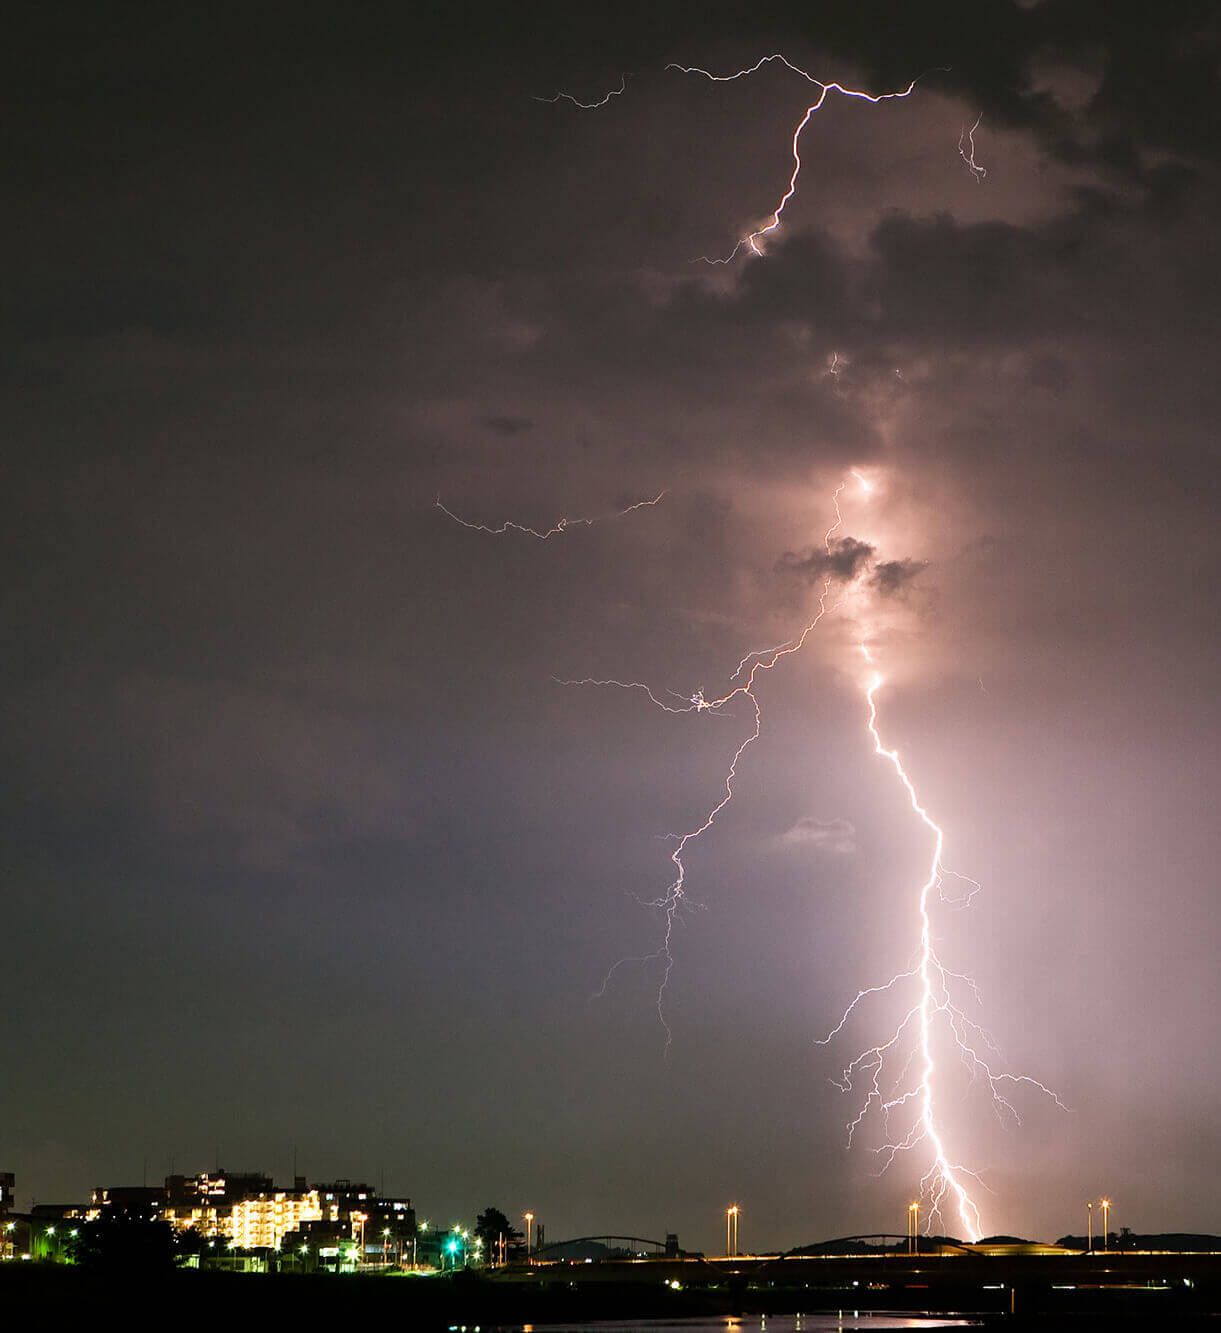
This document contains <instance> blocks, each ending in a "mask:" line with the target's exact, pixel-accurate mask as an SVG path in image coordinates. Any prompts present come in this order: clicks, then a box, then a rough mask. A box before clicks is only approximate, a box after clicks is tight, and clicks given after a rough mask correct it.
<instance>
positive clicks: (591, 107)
mask: <svg viewBox="0 0 1221 1333" xmlns="http://www.w3.org/2000/svg"><path fill="white" fill-rule="evenodd" d="M626 91H627V75H626V74H623V75H621V76H620V78H619V86H618V88H612V89H611V90H610V92H609V93H607V94H606V96H605V97H602V98H599V99H598V101H596V102H578V101H577V99H576V98H575V97H573V95H572V94H571V93H556V95H555V96H554V97H536V98H535V99H534V100H535V101H536V102H546V103H547V104H548V105H549V106H554V105H555V104H556V103H557V102H571V103H572V104H573V106H575V107H580V109H581V110H582V111H596V110H597V109H598V108H599V107H600V106H605V105H606V104H607V102H609V101H610V100H611V98H612V97H618V96H620V95H621V94H622V93H624V92H626Z"/></svg>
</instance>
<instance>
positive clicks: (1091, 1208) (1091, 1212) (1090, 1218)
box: [1085, 1203, 1094, 1254]
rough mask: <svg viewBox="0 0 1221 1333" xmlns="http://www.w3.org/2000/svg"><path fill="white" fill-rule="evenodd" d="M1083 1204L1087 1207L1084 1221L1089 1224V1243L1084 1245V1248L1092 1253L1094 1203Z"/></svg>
mask: <svg viewBox="0 0 1221 1333" xmlns="http://www.w3.org/2000/svg"><path fill="white" fill-rule="evenodd" d="M1085 1206H1086V1208H1088V1209H1089V1214H1088V1216H1087V1218H1086V1223H1087V1225H1088V1226H1089V1243H1088V1244H1087V1245H1086V1249H1087V1250H1088V1251H1089V1252H1090V1253H1091V1254H1092V1253H1093V1252H1094V1205H1093V1204H1092V1203H1087V1204H1086V1205H1085Z"/></svg>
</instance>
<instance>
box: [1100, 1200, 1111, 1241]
mask: <svg viewBox="0 0 1221 1333" xmlns="http://www.w3.org/2000/svg"><path fill="white" fill-rule="evenodd" d="M1099 1203H1101V1204H1102V1252H1103V1254H1106V1252H1107V1247H1108V1246H1109V1245H1110V1243H1111V1229H1110V1225H1109V1223H1108V1221H1107V1216H1108V1214H1109V1213H1110V1211H1111V1201H1110V1199H1100V1200H1099Z"/></svg>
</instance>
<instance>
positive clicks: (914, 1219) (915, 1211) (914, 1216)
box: [907, 1199, 920, 1254]
mask: <svg viewBox="0 0 1221 1333" xmlns="http://www.w3.org/2000/svg"><path fill="white" fill-rule="evenodd" d="M919 1231H920V1201H919V1200H918V1199H917V1200H916V1201H915V1202H913V1203H909V1204H908V1205H907V1252H908V1254H915V1253H916V1251H917V1249H918V1248H919V1241H918V1240H917V1239H916V1237H917V1236H918V1234H919Z"/></svg>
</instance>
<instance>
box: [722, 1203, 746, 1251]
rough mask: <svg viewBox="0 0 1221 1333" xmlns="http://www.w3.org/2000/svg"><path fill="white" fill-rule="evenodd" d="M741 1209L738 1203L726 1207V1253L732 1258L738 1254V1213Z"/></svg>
mask: <svg viewBox="0 0 1221 1333" xmlns="http://www.w3.org/2000/svg"><path fill="white" fill-rule="evenodd" d="M741 1211H742V1210H741V1209H740V1208H739V1207H738V1205H737V1204H736V1203H735V1204H731V1205H730V1206H729V1207H728V1208H726V1209H725V1253H726V1254H727V1255H728V1256H729V1257H730V1258H731V1259H736V1258H737V1255H738V1214H739V1213H740V1212H741Z"/></svg>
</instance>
